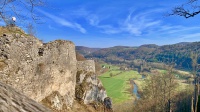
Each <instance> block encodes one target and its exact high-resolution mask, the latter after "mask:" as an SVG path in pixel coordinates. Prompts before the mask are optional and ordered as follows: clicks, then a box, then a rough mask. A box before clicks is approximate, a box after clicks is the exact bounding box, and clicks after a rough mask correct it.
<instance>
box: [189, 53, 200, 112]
mask: <svg viewBox="0 0 200 112" xmlns="http://www.w3.org/2000/svg"><path fill="white" fill-rule="evenodd" d="M190 57H191V59H192V68H193V70H192V74H193V76H194V99H193V98H192V100H193V102H194V103H193V112H197V106H198V105H197V104H198V96H199V74H198V71H199V70H200V64H198V54H197V53H195V52H191V55H190Z"/></svg>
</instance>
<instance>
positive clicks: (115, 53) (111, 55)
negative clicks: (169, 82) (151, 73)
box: [76, 42, 200, 70]
mask: <svg viewBox="0 0 200 112" xmlns="http://www.w3.org/2000/svg"><path fill="white" fill-rule="evenodd" d="M76 49H80V48H79V47H76ZM87 49H89V48H87ZM87 49H84V51H85V52H86V51H87ZM91 49H92V48H90V50H91ZM88 52H89V51H88ZM191 52H196V53H197V54H199V53H200V42H193V43H188V42H182V43H177V44H173V45H164V46H157V45H154V44H148V45H142V46H139V47H128V46H116V47H110V48H103V49H94V50H93V52H90V53H87V54H86V53H82V52H79V53H81V54H83V55H84V56H85V57H86V58H95V59H99V60H102V61H105V62H107V63H111V64H121V63H122V62H123V63H125V64H126V65H127V66H128V67H133V66H136V65H137V66H140V65H142V64H144V63H148V64H150V65H154V67H156V66H160V63H163V62H164V63H165V64H168V63H175V67H176V68H178V69H187V70H191V68H192V67H191V58H190V54H191ZM198 62H200V59H198Z"/></svg>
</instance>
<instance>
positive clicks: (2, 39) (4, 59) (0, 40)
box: [0, 30, 77, 106]
mask: <svg viewBox="0 0 200 112" xmlns="http://www.w3.org/2000/svg"><path fill="white" fill-rule="evenodd" d="M12 32H13V33H9V34H4V35H1V36H0V81H1V82H4V83H6V84H8V85H10V86H12V87H14V88H15V89H16V90H18V91H19V92H21V93H23V94H25V95H26V96H28V97H30V98H32V99H34V100H36V101H37V102H40V101H42V100H43V99H45V98H46V97H48V96H49V95H51V94H52V93H53V92H54V91H57V92H58V93H59V94H60V95H61V96H63V97H67V99H65V101H64V102H65V103H66V105H67V106H71V105H72V103H73V99H74V95H75V85H76V71H77V67H76V64H77V61H76V54H75V46H74V44H73V43H72V42H70V41H61V40H57V41H54V42H49V43H46V44H43V43H42V42H41V41H40V40H38V39H37V38H35V37H32V36H29V35H26V34H24V33H23V32H21V33H20V32H17V33H15V30H13V31H12Z"/></svg>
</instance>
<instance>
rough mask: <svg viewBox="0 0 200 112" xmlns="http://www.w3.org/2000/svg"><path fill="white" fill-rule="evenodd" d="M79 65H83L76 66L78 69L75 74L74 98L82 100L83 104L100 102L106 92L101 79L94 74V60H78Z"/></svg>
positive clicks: (105, 95)
mask: <svg viewBox="0 0 200 112" xmlns="http://www.w3.org/2000/svg"><path fill="white" fill-rule="evenodd" d="M80 65H82V66H84V65H85V66H84V67H78V70H79V71H78V72H77V74H76V90H75V96H76V99H78V100H83V102H84V104H90V103H93V102H102V101H103V100H104V98H106V97H107V94H106V90H105V89H104V87H103V85H102V83H101V81H100V80H99V79H98V77H97V75H96V74H95V63H94V61H92V60H89V61H88V60H86V61H78V66H80ZM92 67H93V68H92ZM89 68H91V69H89Z"/></svg>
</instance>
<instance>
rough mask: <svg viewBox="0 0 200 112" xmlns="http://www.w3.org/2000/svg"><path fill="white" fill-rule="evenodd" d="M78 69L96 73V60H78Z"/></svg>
mask: <svg viewBox="0 0 200 112" xmlns="http://www.w3.org/2000/svg"><path fill="white" fill-rule="evenodd" d="M77 70H78V71H81V70H82V71H87V72H94V73H95V62H94V60H85V61H78V62H77Z"/></svg>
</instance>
